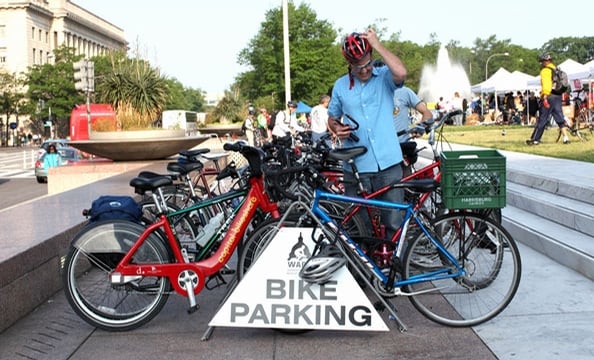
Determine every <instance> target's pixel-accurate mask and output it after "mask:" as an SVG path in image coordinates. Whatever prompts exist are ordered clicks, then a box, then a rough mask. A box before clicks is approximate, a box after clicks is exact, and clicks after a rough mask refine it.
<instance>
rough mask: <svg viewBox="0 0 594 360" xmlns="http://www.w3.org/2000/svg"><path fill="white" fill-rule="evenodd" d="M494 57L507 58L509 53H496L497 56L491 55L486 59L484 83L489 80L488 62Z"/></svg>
mask: <svg viewBox="0 0 594 360" xmlns="http://www.w3.org/2000/svg"><path fill="white" fill-rule="evenodd" d="M495 56H509V53H508V52H505V53H497V54H493V55H491V56H489V57H488V58H487V62H486V63H485V81H487V79H488V78H489V60H491V58H493V57H495Z"/></svg>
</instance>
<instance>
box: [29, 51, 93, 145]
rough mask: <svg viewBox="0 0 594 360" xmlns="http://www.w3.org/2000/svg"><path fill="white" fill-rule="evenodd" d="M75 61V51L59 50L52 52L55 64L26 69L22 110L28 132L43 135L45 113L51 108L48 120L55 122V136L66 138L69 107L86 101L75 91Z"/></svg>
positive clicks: (68, 126)
mask: <svg viewBox="0 0 594 360" xmlns="http://www.w3.org/2000/svg"><path fill="white" fill-rule="evenodd" d="M78 58H80V56H76V55H74V48H68V47H60V48H59V49H56V50H55V51H54V64H48V63H46V64H43V65H34V66H32V67H30V68H29V69H28V73H27V74H26V82H27V93H26V96H27V102H26V105H25V109H26V110H25V111H26V113H27V114H29V117H30V120H29V123H28V126H29V128H31V130H33V131H39V133H43V131H42V130H43V129H42V128H43V118H46V116H45V115H46V114H47V116H48V117H49V114H50V109H51V115H52V118H51V119H48V120H50V121H53V122H54V126H55V129H56V137H66V136H68V135H69V133H70V130H69V129H70V113H71V111H72V108H73V107H74V105H76V104H81V103H84V101H85V98H84V96H83V94H81V93H79V92H78V91H76V89H75V88H74V78H73V74H74V69H73V68H72V63H73V62H74V61H76V60H78ZM40 104H43V106H40ZM46 119H47V118H46Z"/></svg>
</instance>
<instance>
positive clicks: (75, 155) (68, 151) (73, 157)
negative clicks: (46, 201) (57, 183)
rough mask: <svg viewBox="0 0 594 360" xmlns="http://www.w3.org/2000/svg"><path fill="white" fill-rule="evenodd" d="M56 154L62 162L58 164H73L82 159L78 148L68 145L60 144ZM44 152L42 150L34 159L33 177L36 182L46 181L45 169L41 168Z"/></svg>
mask: <svg viewBox="0 0 594 360" xmlns="http://www.w3.org/2000/svg"><path fill="white" fill-rule="evenodd" d="M56 150H57V151H58V154H60V156H61V157H62V163H61V165H60V166H64V165H71V164H74V163H76V162H78V161H80V160H81V159H82V156H81V153H80V150H78V149H76V148H73V147H70V146H62V147H58V148H57V149H56ZM46 154H47V153H46V152H45V151H44V152H43V153H42V154H41V156H39V158H38V159H37V161H35V177H36V178H37V182H38V183H44V182H47V169H44V168H43V159H44V158H45V156H46Z"/></svg>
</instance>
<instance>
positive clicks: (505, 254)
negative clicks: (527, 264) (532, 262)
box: [403, 212, 522, 327]
mask: <svg viewBox="0 0 594 360" xmlns="http://www.w3.org/2000/svg"><path fill="white" fill-rule="evenodd" d="M461 224H464V225H465V226H461ZM431 227H432V233H433V235H434V236H436V238H437V239H438V241H440V242H441V243H442V244H447V245H446V247H447V249H448V251H449V252H450V254H452V255H453V256H454V257H456V259H457V260H458V262H459V263H460V264H461V265H462V266H463V268H464V269H465V271H466V274H465V275H463V276H461V277H457V278H448V279H442V280H434V281H429V282H423V283H419V284H409V285H407V286H405V287H404V290H405V291H406V292H407V293H410V294H412V295H410V296H409V300H410V301H411V303H412V304H413V306H414V307H415V308H416V309H417V310H418V311H419V312H420V313H421V314H423V315H424V316H425V317H427V318H428V319H430V320H432V321H434V322H436V323H439V324H442V325H446V326H451V327H468V326H475V325H479V324H481V323H484V322H486V321H488V320H490V319H492V318H493V317H495V316H497V315H498V314H499V313H500V312H502V311H503V310H504V309H505V308H506V307H507V306H508V305H509V303H510V302H511V301H512V299H513V297H514V296H515V294H516V291H517V289H518V286H519V284H520V279H521V272H522V266H521V259H520V253H519V251H518V247H517V245H516V243H515V241H514V240H513V238H512V237H511V235H510V234H509V233H508V232H507V231H506V230H505V229H504V228H503V227H502V226H501V225H500V224H499V223H497V222H495V221H493V220H492V219H490V218H489V217H488V216H484V215H481V214H478V213H469V212H463V213H449V214H446V215H443V216H441V217H438V218H436V219H435V220H434V221H433V222H432V226H431ZM470 228H472V229H474V231H472V230H471V229H470ZM454 229H456V230H455V231H454ZM486 239H488V240H489V241H491V243H492V244H493V245H494V247H493V246H488V244H486V243H483V242H482V241H486ZM437 254H439V255H438V256H436V255H437ZM403 266H404V268H403V278H404V279H410V278H411V277H414V276H418V275H420V274H423V273H427V272H432V271H435V270H438V269H443V268H451V266H452V264H451V263H450V262H449V261H448V260H446V258H445V256H444V255H443V253H441V252H439V251H438V250H437V248H436V247H435V245H434V244H433V243H432V242H430V241H429V239H428V238H427V237H426V235H425V234H421V235H419V237H417V238H416V239H415V240H414V241H412V242H411V243H410V244H409V245H408V247H407V249H406V253H405V256H404V265H403ZM423 291H426V292H423Z"/></svg>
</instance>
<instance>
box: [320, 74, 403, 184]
mask: <svg viewBox="0 0 594 360" xmlns="http://www.w3.org/2000/svg"><path fill="white" fill-rule="evenodd" d="M372 71H373V74H372V76H371V78H370V79H369V80H367V81H366V82H364V83H362V82H361V81H359V79H357V78H356V77H355V76H354V75H353V77H354V82H355V83H354V86H353V88H352V89H349V84H350V80H349V75H348V74H347V75H344V76H342V77H341V78H339V79H338V80H336V82H335V83H334V88H333V89H332V98H331V101H330V104H329V106H328V115H329V116H332V117H335V118H339V119H340V118H341V117H342V116H343V115H344V114H349V115H350V116H351V117H353V118H354V119H355V120H356V121H357V122H358V123H359V126H360V127H359V129H358V130H356V131H354V132H353V133H354V134H355V135H357V136H358V137H359V141H358V142H354V141H352V140H350V139H347V140H345V141H344V147H352V146H365V147H366V148H367V152H366V153H365V154H363V155H360V156H357V158H355V164H356V165H357V168H358V170H359V172H361V173H369V172H377V171H379V170H384V169H387V168H389V167H391V166H394V165H396V164H398V163H400V162H402V150H401V149H400V143H399V141H398V137H397V136H396V129H395V128H394V120H393V113H394V90H396V89H397V86H396V84H394V80H393V79H392V73H391V72H390V69H389V68H388V67H387V66H384V67H380V68H376V67H374V68H373V69H372ZM343 122H344V123H345V124H347V123H349V120H348V118H346V117H344V118H343ZM351 125H354V124H351ZM345 170H346V171H351V169H350V166H349V165H345Z"/></svg>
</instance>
